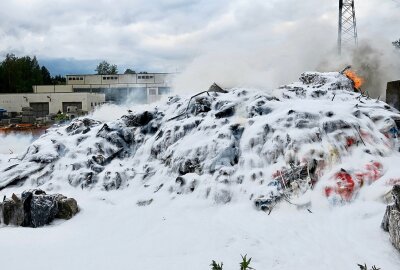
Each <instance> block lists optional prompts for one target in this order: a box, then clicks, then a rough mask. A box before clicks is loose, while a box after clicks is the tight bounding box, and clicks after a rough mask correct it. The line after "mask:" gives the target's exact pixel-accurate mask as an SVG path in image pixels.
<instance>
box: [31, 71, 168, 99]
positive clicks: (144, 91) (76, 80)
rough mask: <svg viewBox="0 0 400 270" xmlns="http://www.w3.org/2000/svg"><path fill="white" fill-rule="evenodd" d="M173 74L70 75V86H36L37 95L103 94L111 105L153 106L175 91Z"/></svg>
mask: <svg viewBox="0 0 400 270" xmlns="http://www.w3.org/2000/svg"><path fill="white" fill-rule="evenodd" d="M172 76H173V75H172V74H169V73H139V74H117V75H67V76H66V81H67V83H66V85H50V86H49V85H34V86H33V92H34V93H103V94H105V100H106V101H107V102H114V103H123V102H125V101H127V100H128V101H130V102H131V103H152V102H154V101H157V100H159V99H160V97H161V96H162V95H166V94H168V93H170V91H171V80H172Z"/></svg>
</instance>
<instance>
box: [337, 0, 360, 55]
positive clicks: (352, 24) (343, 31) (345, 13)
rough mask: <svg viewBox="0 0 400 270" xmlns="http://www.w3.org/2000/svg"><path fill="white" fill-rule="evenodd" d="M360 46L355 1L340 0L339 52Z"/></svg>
mask: <svg viewBox="0 0 400 270" xmlns="http://www.w3.org/2000/svg"><path fill="white" fill-rule="evenodd" d="M357 46H358V36H357V23H356V10H355V7H354V0H339V32H338V51H339V54H341V53H342V51H343V50H344V49H349V48H352V47H357Z"/></svg>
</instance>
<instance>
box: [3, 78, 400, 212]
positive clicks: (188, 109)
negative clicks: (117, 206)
mask: <svg viewBox="0 0 400 270" xmlns="http://www.w3.org/2000/svg"><path fill="white" fill-rule="evenodd" d="M213 89H214V90H213ZM215 89H216V86H213V88H212V89H210V91H205V92H204V93H203V94H201V95H197V96H195V97H193V98H192V99H186V98H181V97H179V96H173V97H170V98H169V100H168V101H167V102H165V103H159V104H157V105H155V106H154V108H153V109H151V110H146V111H144V110H143V111H140V110H137V111H134V112H130V113H128V114H127V115H125V116H123V117H122V118H121V119H118V120H116V121H112V122H108V123H102V122H99V121H96V120H93V119H90V118H79V119H76V120H74V121H73V122H72V123H71V124H69V125H68V126H64V127H60V128H56V129H52V130H50V131H49V132H48V133H47V134H45V135H43V136H42V137H40V138H39V139H38V140H37V141H35V142H34V143H33V144H32V145H31V146H30V147H29V148H28V149H27V151H26V153H24V154H23V155H22V156H20V157H19V159H13V160H9V161H8V160H2V161H0V188H5V187H7V186H8V185H13V184H19V185H22V184H24V185H27V186H34V187H38V186H40V187H44V188H46V187H47V186H48V185H53V186H54V185H59V184H61V183H65V182H67V183H69V184H70V185H72V186H74V187H79V188H82V189H103V190H115V189H123V188H127V187H128V186H129V188H133V189H135V190H137V192H138V194H140V197H141V199H143V197H144V200H141V201H138V204H139V205H148V204H150V203H152V202H153V201H154V200H157V198H158V197H159V196H165V194H166V195H167V196H170V197H171V198H177V197H179V196H184V195H185V194H195V195H196V196H197V197H198V198H204V199H208V200H211V201H212V202H214V203H222V204H223V203H228V202H230V201H232V200H236V201H237V200H246V201H248V200H250V201H252V203H253V205H255V207H256V208H258V209H262V210H270V209H271V208H272V207H273V206H274V205H275V204H276V203H278V202H280V201H289V199H290V198H294V197H296V196H301V195H303V194H307V193H309V192H317V193H319V194H322V195H323V196H326V197H327V198H328V200H330V201H332V202H335V203H336V202H346V201H351V200H353V199H354V198H355V197H356V196H357V195H358V193H359V191H360V190H361V188H362V187H366V186H369V185H373V184H375V183H377V182H380V183H382V185H383V186H390V185H394V184H395V183H398V182H399V181H400V180H399V179H397V178H393V177H390V175H391V174H387V170H388V169H389V168H388V166H387V165H386V164H388V163H387V160H388V159H390V158H391V157H393V156H395V155H397V152H398V148H399V145H398V138H397V136H398V126H397V125H396V123H398V122H399V121H400V114H399V112H398V111H397V110H395V109H393V108H392V107H390V106H388V105H387V104H386V103H384V102H382V101H379V100H375V99H371V98H370V97H368V96H365V95H363V94H362V93H360V92H355V91H354V90H355V82H354V81H353V80H350V79H349V78H348V76H346V75H344V74H343V73H342V72H331V73H317V72H306V73H304V74H302V75H301V77H300V80H299V82H295V83H293V84H289V85H284V86H282V87H280V88H279V89H275V90H270V91H269V90H249V89H243V88H234V89H229V90H228V91H224V90H222V89H220V90H218V91H216V90H215ZM217 89H218V88H217ZM221 90H222V91H221ZM143 201H145V202H146V203H145V204H143Z"/></svg>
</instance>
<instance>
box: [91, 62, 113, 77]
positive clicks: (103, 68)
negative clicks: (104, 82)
mask: <svg viewBox="0 0 400 270" xmlns="http://www.w3.org/2000/svg"><path fill="white" fill-rule="evenodd" d="M95 71H96V72H97V74H98V75H115V74H118V68H117V65H111V64H110V63H108V62H107V61H104V60H103V61H101V62H100V63H99V64H98V65H97V67H96V69H95Z"/></svg>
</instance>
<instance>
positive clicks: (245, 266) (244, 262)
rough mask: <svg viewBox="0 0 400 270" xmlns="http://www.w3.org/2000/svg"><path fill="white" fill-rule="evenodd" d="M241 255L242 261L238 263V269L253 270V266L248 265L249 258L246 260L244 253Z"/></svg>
mask: <svg viewBox="0 0 400 270" xmlns="http://www.w3.org/2000/svg"><path fill="white" fill-rule="evenodd" d="M240 256H242V262H241V263H240V270H255V269H254V268H253V267H250V262H251V258H250V259H248V260H247V258H246V256H247V254H246V255H244V257H243V255H240Z"/></svg>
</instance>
